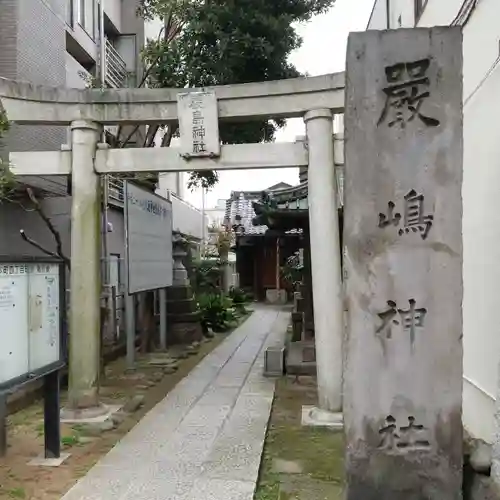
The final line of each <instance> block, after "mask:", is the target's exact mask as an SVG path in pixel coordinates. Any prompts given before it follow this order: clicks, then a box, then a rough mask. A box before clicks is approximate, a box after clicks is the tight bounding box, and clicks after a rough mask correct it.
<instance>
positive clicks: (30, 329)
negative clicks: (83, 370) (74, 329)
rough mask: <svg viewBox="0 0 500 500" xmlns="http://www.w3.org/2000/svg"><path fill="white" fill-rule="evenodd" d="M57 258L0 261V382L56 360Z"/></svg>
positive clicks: (38, 370) (59, 309) (38, 371)
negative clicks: (37, 260)
mask: <svg viewBox="0 0 500 500" xmlns="http://www.w3.org/2000/svg"><path fill="white" fill-rule="evenodd" d="M61 269H62V267H61V264H59V263H48V262H47V263H39V262H9V263H3V262H0V387H1V386H8V385H9V384H11V383H14V382H16V381H21V380H22V379H23V378H35V377H36V376H37V375H41V374H43V372H44V369H46V368H48V367H51V366H53V365H55V364H57V363H60V362H61V361H62V360H61V357H62V356H61V325H62V321H61V319H62V313H63V312H64V311H63V310H62V307H63V301H62V296H63V294H62V293H61V281H62V280H61V275H62V274H61V273H62V271H61Z"/></svg>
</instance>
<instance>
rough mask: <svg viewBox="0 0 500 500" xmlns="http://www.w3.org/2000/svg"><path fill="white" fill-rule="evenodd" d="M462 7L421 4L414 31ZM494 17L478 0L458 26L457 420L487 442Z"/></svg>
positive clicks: (494, 304) (494, 286) (492, 369)
mask: <svg viewBox="0 0 500 500" xmlns="http://www.w3.org/2000/svg"><path fill="white" fill-rule="evenodd" d="M379 1H381V0H379ZM462 3H463V0H446V1H443V0H429V1H428V3H427V5H426V7H425V9H424V11H423V13H422V16H421V18H420V20H419V22H418V26H422V27H426V26H443V25H449V24H450V23H451V22H452V21H453V20H454V19H455V18H456V16H457V14H458V12H459V10H460V7H461V6H462ZM410 4H411V5H410ZM411 9H413V0H391V16H390V17H391V26H392V27H397V24H394V23H395V22H396V23H397V20H398V18H399V16H401V19H402V26H403V27H411V26H412V25H413V21H412V13H411V12H410V10H411ZM499 16H500V2H498V0H481V1H480V2H478V4H477V7H476V9H475V11H474V12H473V14H472V16H471V17H470V19H469V21H468V22H467V24H466V25H465V26H464V27H463V34H464V46H463V53H464V68H463V73H464V181H463V191H462V194H463V204H464V205H463V242H464V300H463V320H464V339H463V341H464V393H463V398H464V406H463V420H464V425H465V427H466V428H467V430H468V431H469V432H470V433H471V434H472V435H474V436H475V437H479V438H482V439H484V440H486V441H489V442H491V441H492V439H493V435H494V434H493V433H494V420H493V415H494V411H495V398H496V397H497V377H498V362H499V359H500V357H499V355H500V323H499V322H498V321H497V318H496V311H497V310H498V309H499V307H500V211H499V210H498V208H497V205H496V202H497V199H498V197H499V195H500V140H499V134H498V131H497V128H498V126H497V121H498V118H497V117H498V116H500V92H498V89H499V88H500V64H498V62H499V60H500V49H499V40H500V26H499V25H498V22H497V20H498V18H499ZM495 64H498V65H497V66H495Z"/></svg>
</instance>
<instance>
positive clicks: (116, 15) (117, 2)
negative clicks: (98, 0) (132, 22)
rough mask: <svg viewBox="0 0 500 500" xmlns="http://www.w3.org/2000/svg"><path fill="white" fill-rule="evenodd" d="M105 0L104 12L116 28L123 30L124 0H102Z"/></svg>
mask: <svg viewBox="0 0 500 500" xmlns="http://www.w3.org/2000/svg"><path fill="white" fill-rule="evenodd" d="M102 1H103V2H104V12H105V13H106V15H107V16H108V18H109V20H110V21H111V22H112V23H113V24H114V26H115V28H116V29H117V30H118V31H119V32H120V33H121V31H122V0H102Z"/></svg>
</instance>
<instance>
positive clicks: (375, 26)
mask: <svg viewBox="0 0 500 500" xmlns="http://www.w3.org/2000/svg"><path fill="white" fill-rule="evenodd" d="M429 1H432V0H429ZM438 1H439V0H438ZM440 1H441V2H443V1H444V0H440ZM389 14H390V15H389V18H390V19H389V26H390V28H391V29H395V28H409V27H413V25H414V24H415V2H414V0H389ZM367 29H371V30H383V29H387V0H376V1H375V3H374V7H373V11H372V15H371V18H370V21H369V23H368V28H367Z"/></svg>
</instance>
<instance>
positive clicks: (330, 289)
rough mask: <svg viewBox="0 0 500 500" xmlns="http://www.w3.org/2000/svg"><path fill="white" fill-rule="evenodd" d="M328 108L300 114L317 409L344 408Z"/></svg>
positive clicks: (336, 219) (337, 410)
mask: <svg viewBox="0 0 500 500" xmlns="http://www.w3.org/2000/svg"><path fill="white" fill-rule="evenodd" d="M332 118H333V116H332V113H331V111H330V110H329V109H318V110H314V111H309V112H308V113H306V115H305V116H304V122H305V124H306V132H307V145H308V150H309V171H308V189H309V196H308V198H309V231H310V241H311V274H312V285H313V305H314V327H315V345H316V365H317V375H318V397H319V407H320V409H321V410H326V411H328V412H340V411H341V409H342V324H343V323H342V280H341V269H340V246H339V220H338V215H337V188H336V185H335V184H336V183H335V171H334V158H333V140H332V134H333V122H332Z"/></svg>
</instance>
